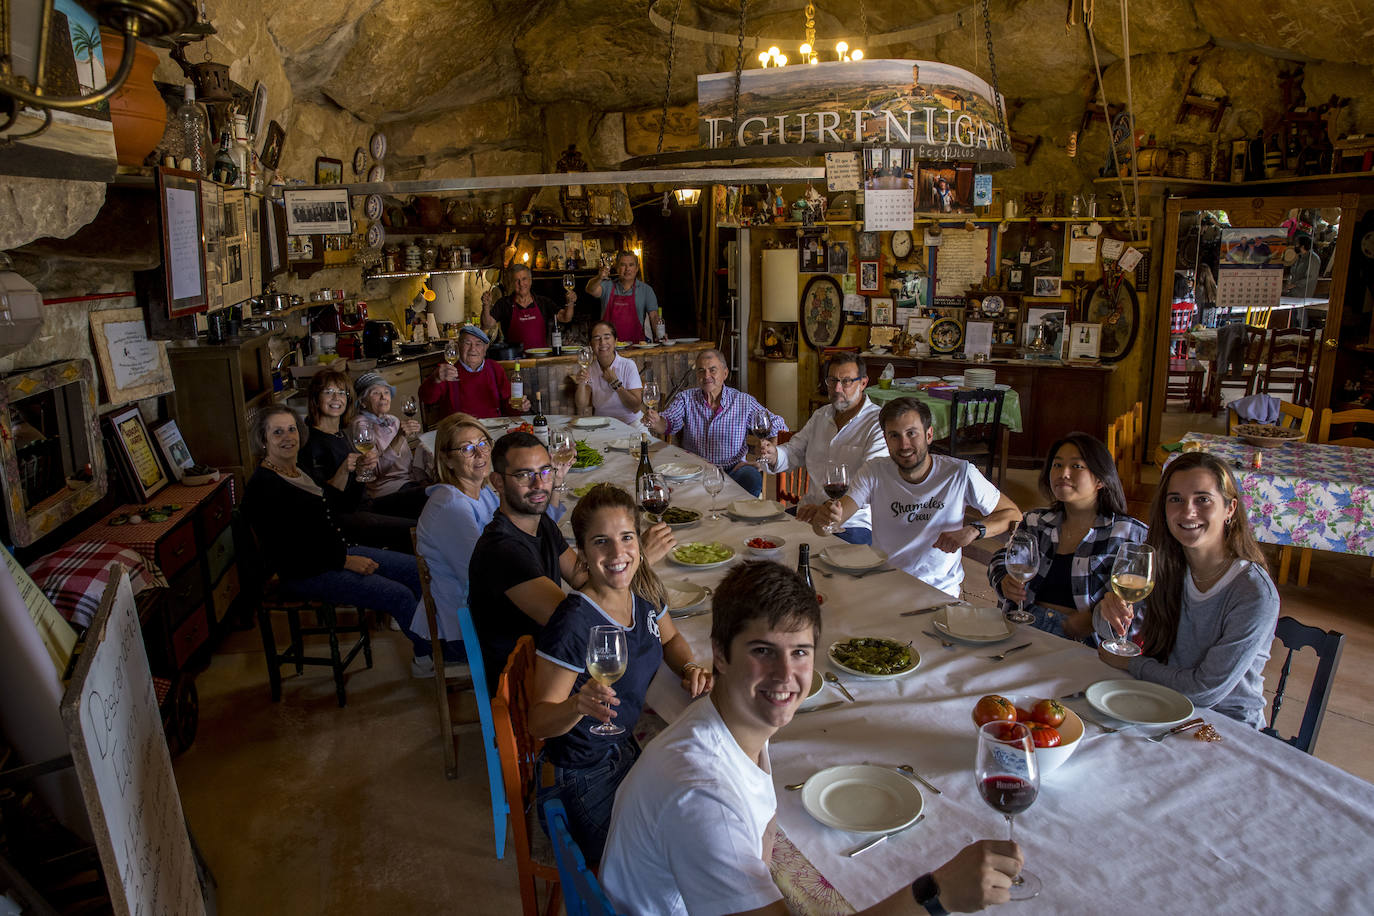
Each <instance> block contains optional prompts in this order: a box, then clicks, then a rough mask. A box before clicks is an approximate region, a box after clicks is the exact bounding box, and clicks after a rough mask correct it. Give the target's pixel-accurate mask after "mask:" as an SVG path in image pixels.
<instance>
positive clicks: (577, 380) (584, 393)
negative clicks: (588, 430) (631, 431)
mask: <svg viewBox="0 0 1374 916" xmlns="http://www.w3.org/2000/svg"><path fill="white" fill-rule="evenodd" d="M591 346H592V362H591V364H590V365H588V366H587V367H586V368H579V369H578V370H577V372H576V373H575V374H574V375H573V377H572V380H573V383H574V384H576V385H577V392H576V394H575V395H574V402H575V403H576V404H577V412H578V413H579V414H584V412H585V411H586V410H587V409H588V408H591V411H592V413H593V414H595V415H596V416H598V417H615V418H616V419H617V420H620V421H622V422H624V423H626V424H628V425H630V426H636V425H638V423H639V410H640V408H641V407H642V406H643V402H642V397H643V394H644V383H643V382H642V381H640V378H639V368H638V367H637V366H635V364H634V362H633V361H632V360H629V359H626V358H625V357H623V356H620V355H619V354H617V353H616V352H615V326H614V325H612V324H611V323H610V322H609V321H598V322H597V323H596V324H594V325H592V344H591Z"/></svg>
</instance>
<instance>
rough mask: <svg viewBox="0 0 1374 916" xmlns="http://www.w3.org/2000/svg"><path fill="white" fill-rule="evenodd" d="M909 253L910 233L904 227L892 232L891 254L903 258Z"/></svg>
mask: <svg viewBox="0 0 1374 916" xmlns="http://www.w3.org/2000/svg"><path fill="white" fill-rule="evenodd" d="M909 254H911V233H910V232H907V231H906V230H905V229H899V230H898V231H896V232H894V233H892V256H893V257H895V258H899V259H900V258H904V257H906V256H907V255H909Z"/></svg>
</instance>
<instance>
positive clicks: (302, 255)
mask: <svg viewBox="0 0 1374 916" xmlns="http://www.w3.org/2000/svg"><path fill="white" fill-rule="evenodd" d="M321 257H323V255H321ZM286 260H287V261H313V260H315V240H314V237H313V236H309V235H288V236H287V237H286Z"/></svg>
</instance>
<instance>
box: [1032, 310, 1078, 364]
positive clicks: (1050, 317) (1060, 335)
mask: <svg viewBox="0 0 1374 916" xmlns="http://www.w3.org/2000/svg"><path fill="white" fill-rule="evenodd" d="M1068 316H1069V312H1068V309H1039V308H1028V309H1026V324H1025V330H1024V331H1023V332H1022V338H1021V344H1022V346H1024V347H1025V348H1026V349H1027V350H1033V351H1035V352H1037V353H1044V354H1046V355H1049V356H1056V357H1057V356H1061V354H1063V352H1064V332H1065V330H1066V329H1067V327H1068ZM1037 341H1038V342H1039V343H1037Z"/></svg>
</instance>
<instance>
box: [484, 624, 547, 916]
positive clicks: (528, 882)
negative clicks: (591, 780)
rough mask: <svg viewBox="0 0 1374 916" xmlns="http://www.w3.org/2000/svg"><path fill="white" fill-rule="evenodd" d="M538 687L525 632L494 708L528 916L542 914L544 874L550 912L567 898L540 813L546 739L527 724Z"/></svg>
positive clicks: (501, 682) (499, 685)
mask: <svg viewBox="0 0 1374 916" xmlns="http://www.w3.org/2000/svg"><path fill="white" fill-rule="evenodd" d="M533 690H534V640H533V639H532V638H531V637H529V636H522V637H520V641H519V642H518V643H516V644H515V650H514V651H513V652H511V654H510V659H509V660H508V661H507V662H506V668H505V670H504V671H502V672H501V678H500V680H498V681H497V683H496V695H495V696H494V697H492V698H491V713H492V718H493V719H494V720H495V726H496V749H497V751H498V752H499V753H500V755H501V775H502V777H503V778H504V779H505V782H506V798H507V799H508V800H509V802H510V805H511V819H510V823H511V827H512V828H513V831H514V839H515V844H514V845H515V863H516V869H517V873H518V874H519V880H520V903H521V907H522V911H523V913H524V916H539V892H538V888H537V887H536V885H535V879H538V880H540V881H543V882H544V891H545V893H546V894H547V895H548V902H547V906H546V908H545V910H544V916H554V914H556V913H557V912H558V909H559V906H560V904H561V903H562V888H561V886H560V885H559V881H558V866H557V864H556V862H555V859H554V854H553V847H552V846H551V845H550V843H549V841H548V837H547V836H545V834H544V831H543V829H542V828H541V827H540V826H539V821H538V818H537V816H536V814H535V804H534V802H535V796H536V794H537V791H538V787H539V772H538V759H539V749H540V748H541V747H543V744H544V742H543V741H540V740H538V739H536V738H533V737H531V736H530V730H529V727H528V725H527V722H528V717H529V709H530V694H531V693H532V692H533Z"/></svg>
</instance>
